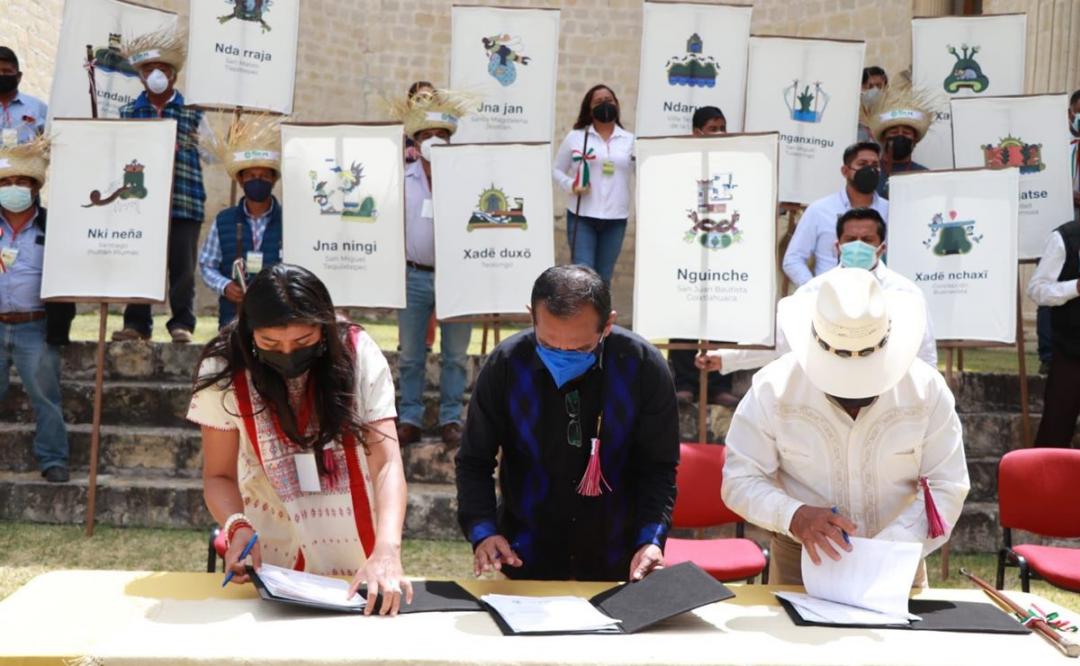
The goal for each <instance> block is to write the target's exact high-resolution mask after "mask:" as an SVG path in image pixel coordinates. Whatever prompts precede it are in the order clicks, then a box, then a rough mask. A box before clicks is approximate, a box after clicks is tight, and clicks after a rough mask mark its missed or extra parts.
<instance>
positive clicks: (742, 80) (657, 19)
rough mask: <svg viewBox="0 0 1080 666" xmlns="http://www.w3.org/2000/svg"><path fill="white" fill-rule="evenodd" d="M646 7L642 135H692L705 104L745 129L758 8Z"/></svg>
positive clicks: (640, 112)
mask: <svg viewBox="0 0 1080 666" xmlns="http://www.w3.org/2000/svg"><path fill="white" fill-rule="evenodd" d="M643 11H644V16H643V29H642V33H641V73H640V75H639V78H638V102H637V124H636V126H635V131H636V133H637V136H639V137H647V136H673V135H681V134H689V133H690V131H691V129H692V127H691V122H690V121H691V119H692V117H693V115H694V111H695V110H696V109H697V108H698V107H701V106H716V107H719V108H720V110H721V111H723V112H724V117H725V118H726V119H727V128H728V131H729V132H738V131H741V130H742V126H743V106H744V104H745V102H746V57H747V55H746V54H747V44H748V42H749V40H750V14H751V12H752V11H753V7H751V6H749V5H746V6H736V5H702V4H689V3H687V4H684V3H668V2H649V1H646V2H645V5H644V9H643Z"/></svg>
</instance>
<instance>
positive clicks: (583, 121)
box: [574, 83, 622, 129]
mask: <svg viewBox="0 0 1080 666" xmlns="http://www.w3.org/2000/svg"><path fill="white" fill-rule="evenodd" d="M597 90H606V91H608V92H609V93H611V98H612V99H613V100H615V124H616V125H618V126H619V127H622V121H620V120H619V118H620V115H619V97H618V96H617V95H616V94H615V91H614V90H612V89H611V88H609V87H608V86H606V85H604V84H603V83H598V84H596V85H595V86H593V87H592V88H589V92H587V93H585V98H584V99H582V100H581V110H579V111H578V116H577V120H575V121H574V129H585V128H586V127H588V126H589V125H592V121H593V120H592V96H593V95H594V94H595V93H596V91H597Z"/></svg>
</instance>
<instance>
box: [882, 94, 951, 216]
mask: <svg viewBox="0 0 1080 666" xmlns="http://www.w3.org/2000/svg"><path fill="white" fill-rule="evenodd" d="M936 106H937V103H936V101H935V99H934V97H933V96H932V95H931V94H930V93H929V92H928V91H925V90H920V89H917V88H912V87H911V86H910V85H898V86H889V87H887V88H885V91H884V92H883V93H881V94H880V95H878V97H877V99H875V100H874V103H873V104H871V105H870V106H869V108H867V110H866V124H867V126H869V128H870V134H871V135H873V137H874V141H877V142H878V143H879V144H881V180H880V181H878V189H877V193H878V194H879V195H881V196H882V197H885V198H886V199H888V198H889V176H890V175H892V174H894V173H903V172H906V171H926V167H924V166H923V165H921V164H919V163H918V162H916V161H915V160H913V159H911V155H912V153H913V152H914V151H915V146H916V145H917V144H918V143H919V142H920V141H922V140H923V137H925V136H926V132H927V131H928V130H929V129H930V123H931V122H932V120H933V118H934V111H935V107H936Z"/></svg>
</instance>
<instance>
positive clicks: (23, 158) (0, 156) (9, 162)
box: [0, 136, 49, 187]
mask: <svg viewBox="0 0 1080 666" xmlns="http://www.w3.org/2000/svg"><path fill="white" fill-rule="evenodd" d="M48 167H49V139H48V138H47V137H44V136H39V137H37V138H35V139H34V140H33V141H28V142H26V143H11V144H7V143H0V178H10V177H12V176H27V177H29V178H33V179H34V180H36V181H37V184H38V186H39V187H40V186H42V185H44V184H45V171H46V170H47V169H48Z"/></svg>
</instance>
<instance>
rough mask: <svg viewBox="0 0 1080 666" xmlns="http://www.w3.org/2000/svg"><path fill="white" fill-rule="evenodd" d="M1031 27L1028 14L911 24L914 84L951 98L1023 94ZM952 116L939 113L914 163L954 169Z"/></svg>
mask: <svg viewBox="0 0 1080 666" xmlns="http://www.w3.org/2000/svg"><path fill="white" fill-rule="evenodd" d="M1026 25H1027V16H1026V15H1024V14H1005V15H1001V16H947V17H941V18H917V19H912V21H911V79H912V82H913V85H914V86H915V87H916V88H925V89H927V90H932V91H935V92H943V93H944V94H945V95H947V96H949V97H950V98H956V97H983V96H987V95H995V96H1001V95H1022V94H1024V53H1025V51H1024V38H1025V32H1026ZM949 116H950V112H949V110H948V109H942V110H941V111H940V112H938V114H937V117H936V118H935V121H934V123H933V124H931V125H930V131H929V132H927V133H926V136H925V137H924V138H923V140H922V141H920V142H919V145H917V146H915V154H914V155H913V156H912V159H914V160H915V161H916V162H918V163H920V164H922V165H923V166H925V167H927V168H928V169H951V168H952V167H953V150H952V136H953V134H952V133H953V128H952V125H951V124H950V123H949ZM956 166H957V167H959V166H960V165H959V164H957V165H956Z"/></svg>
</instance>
